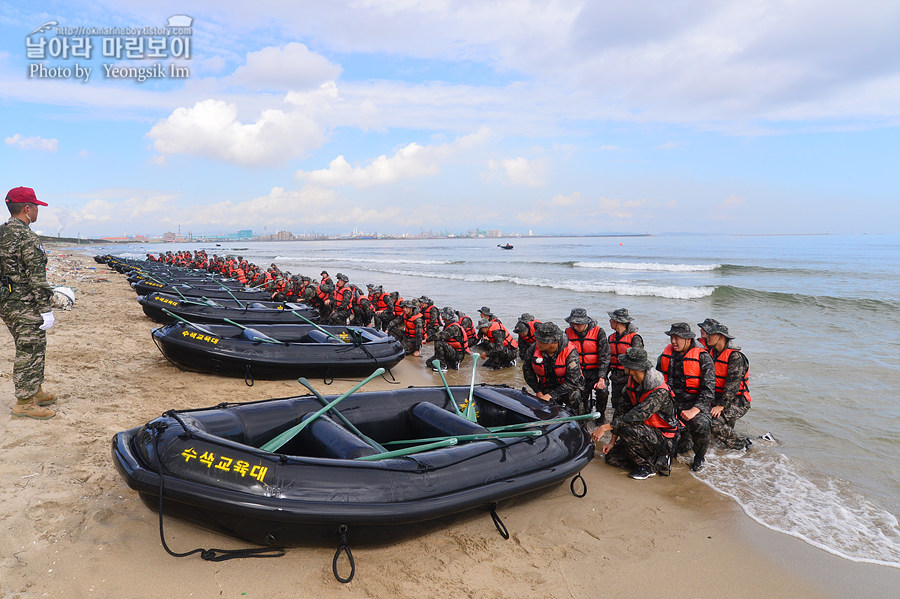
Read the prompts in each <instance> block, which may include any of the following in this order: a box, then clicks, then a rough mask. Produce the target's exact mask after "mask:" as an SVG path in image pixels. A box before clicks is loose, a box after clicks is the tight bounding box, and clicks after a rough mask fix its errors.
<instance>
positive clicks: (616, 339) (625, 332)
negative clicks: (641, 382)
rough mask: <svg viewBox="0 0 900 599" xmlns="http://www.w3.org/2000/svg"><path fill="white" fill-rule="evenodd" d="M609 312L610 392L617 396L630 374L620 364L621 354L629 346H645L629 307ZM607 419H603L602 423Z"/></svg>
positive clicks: (611, 395)
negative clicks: (630, 314) (629, 312)
mask: <svg viewBox="0 0 900 599" xmlns="http://www.w3.org/2000/svg"><path fill="white" fill-rule="evenodd" d="M607 314H609V326H610V328H611V329H612V332H611V333H610V334H609V338H608V339H607V341H608V342H609V393H610V397H612V398H613V400H615V398H617V397H619V396H620V395H622V391H623V390H624V389H625V384H626V383H627V382H628V375H627V374H625V369H624V368H623V367H622V365H621V364H619V356H620V355H623V354H624V353H625V352H626V351H627V350H628V348H629V347H644V339H643V337H641V336H640V335H638V334H637V330H638V329H637V327H636V326H635V325H634V323H633V321H634V319H633V318H632V317H631V316H629V315H628V309H627V308H619V309H618V310H613V311H612V312H607ZM603 422H605V419H601V424H602V423H603Z"/></svg>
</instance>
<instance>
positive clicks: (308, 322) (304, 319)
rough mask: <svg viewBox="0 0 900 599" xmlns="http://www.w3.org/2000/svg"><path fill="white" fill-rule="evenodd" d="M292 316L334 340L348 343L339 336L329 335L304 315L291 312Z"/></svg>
mask: <svg viewBox="0 0 900 599" xmlns="http://www.w3.org/2000/svg"><path fill="white" fill-rule="evenodd" d="M291 314H293V315H294V316H296V317H297V318H299V319H300V320H302V321H303V322H305V323H306V324H311V325H312V326H314V327H316V328H317V329H319V330H320V331H322V332H323V333H325V334H326V335H328V336H329V337H331V338H332V339H337V340H338V341H340V342H341V343H347V342H346V341H344V340H343V339H341V338H340V337H338V336H337V335H333V334H331V333H329V332H328V331H326V330H325V329H323V328H322V327H320V326H319V325H317V324H316V323H314V322H313V321H311V320H310V319H308V318H307V317H305V316H303V315H302V314H299V313H298V312H297V311H296V310H291Z"/></svg>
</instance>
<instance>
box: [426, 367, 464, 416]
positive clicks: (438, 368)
mask: <svg viewBox="0 0 900 599" xmlns="http://www.w3.org/2000/svg"><path fill="white" fill-rule="evenodd" d="M431 365H432V366H434V367H435V368H437V371H438V374H440V375H441V380H442V381H444V389H446V390H447V395H449V396H450V403H451V404H453V409H454V410H456V415H457V416H462V415H463V413H462V412H460V411H459V406H458V405H456V398H454V397H453V392H452V391H450V385H448V384H447V379H446V378H444V371H442V370H441V361H440V360H432V361H431ZM463 418H465V416H463Z"/></svg>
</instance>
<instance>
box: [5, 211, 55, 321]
mask: <svg viewBox="0 0 900 599" xmlns="http://www.w3.org/2000/svg"><path fill="white" fill-rule="evenodd" d="M0 271H2V276H4V277H6V278H7V279H8V281H9V282H8V286H7V291H8V292H9V295H8V297H7V298H6V299H5V300H3V302H4V303H9V302H19V303H21V304H24V305H30V306H33V307H34V309H36V310H37V311H38V312H49V311H50V310H51V307H50V297H51V296H52V295H53V290H52V289H51V287H50V284H49V283H47V255H46V254H45V253H44V247H43V246H42V245H41V240H40V238H38V236H37V235H35V234H34V232H33V231H32V230H31V229H30V228H29V227H28V225H26V224H25V223H24V222H22V221H21V220H19V219H18V218H13V217H10V219H9V220H8V221H6V223H4V224H3V225H0Z"/></svg>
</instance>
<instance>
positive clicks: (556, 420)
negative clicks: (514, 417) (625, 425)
mask: <svg viewBox="0 0 900 599" xmlns="http://www.w3.org/2000/svg"><path fill="white" fill-rule="evenodd" d="M601 415H602V414H600V412H591V413H590V414H582V415H581V416H566V417H564V418H550V419H548V420H534V421H532V422H521V423H519V424H506V425H503V426H491V427H488V430H489V431H491V432H492V433H494V432H500V431H509V430H517V429H520V428H529V427H532V426H544V425H545V424H559V423H562V422H577V421H579V420H596V419H598V418H600V416H601Z"/></svg>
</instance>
